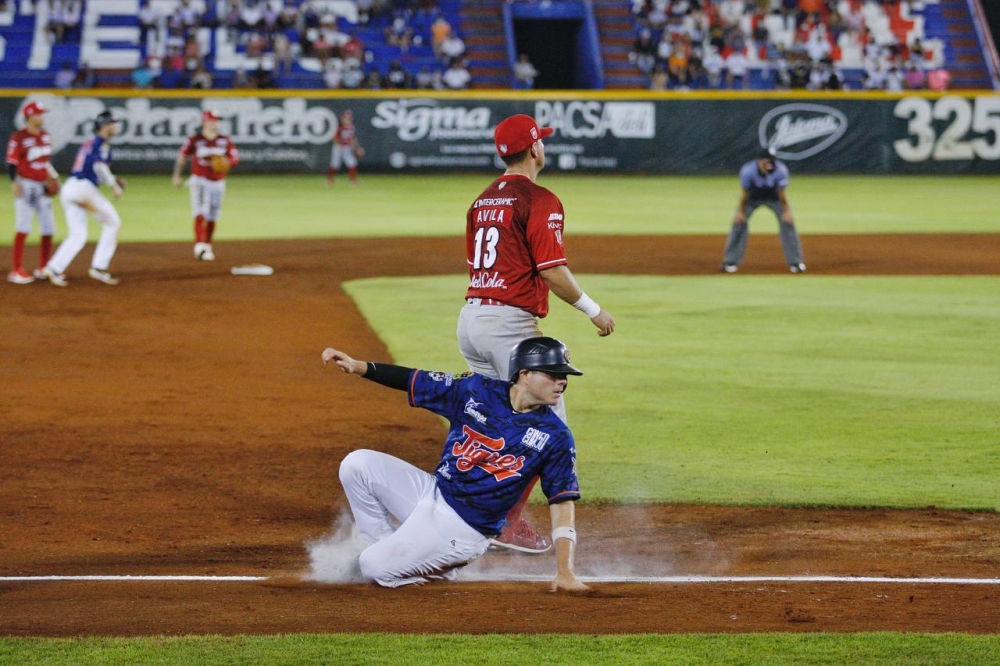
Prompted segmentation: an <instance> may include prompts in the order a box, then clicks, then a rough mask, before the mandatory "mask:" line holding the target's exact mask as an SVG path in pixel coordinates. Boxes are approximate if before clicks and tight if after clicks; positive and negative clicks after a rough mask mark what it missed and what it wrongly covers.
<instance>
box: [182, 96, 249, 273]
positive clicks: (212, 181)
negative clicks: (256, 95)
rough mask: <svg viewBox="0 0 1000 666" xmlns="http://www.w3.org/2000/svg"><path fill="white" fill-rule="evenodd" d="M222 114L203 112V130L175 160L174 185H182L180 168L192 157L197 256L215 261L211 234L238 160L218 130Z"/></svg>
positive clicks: (189, 141)
mask: <svg viewBox="0 0 1000 666" xmlns="http://www.w3.org/2000/svg"><path fill="white" fill-rule="evenodd" d="M221 119H222V116H221V115H219V114H218V113H216V112H215V111H212V110H207V111H205V112H204V113H202V114H201V131H200V132H199V133H198V134H195V135H192V136H189V137H188V138H187V140H186V141H185V142H184V145H183V146H181V149H180V151H179V152H178V153H177V160H176V161H175V162H174V176H173V183H174V187H180V186H181V185H182V184H183V179H182V178H181V170H182V169H183V168H184V164H185V163H186V162H187V161H188V159H191V178H190V179H189V180H188V187H190V189H191V215H192V216H193V217H194V258H195V259H199V260H201V261H212V260H214V259H215V252H214V251H213V250H212V236H213V235H214V234H215V223H216V222H218V221H219V216H220V215H221V213H222V200H223V199H224V198H225V196H226V175H228V174H229V170H230V169H231V168H233V167H234V166H236V165H237V164H238V163H239V153H238V152H237V150H236V145H235V144H234V143H233V141H232V139H230V138H229V137H228V136H226V135H224V134H220V133H219V121H220V120H221Z"/></svg>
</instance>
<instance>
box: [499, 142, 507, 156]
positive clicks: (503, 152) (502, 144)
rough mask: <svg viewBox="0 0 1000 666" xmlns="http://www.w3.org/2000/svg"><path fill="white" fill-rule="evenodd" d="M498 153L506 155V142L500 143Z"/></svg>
mask: <svg viewBox="0 0 1000 666" xmlns="http://www.w3.org/2000/svg"><path fill="white" fill-rule="evenodd" d="M500 154H501V155H506V154H507V144H506V143H501V144H500Z"/></svg>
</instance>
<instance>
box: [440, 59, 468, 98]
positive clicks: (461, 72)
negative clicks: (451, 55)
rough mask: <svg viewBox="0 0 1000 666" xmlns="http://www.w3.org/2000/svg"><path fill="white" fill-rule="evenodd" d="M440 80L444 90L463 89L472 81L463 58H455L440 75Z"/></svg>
mask: <svg viewBox="0 0 1000 666" xmlns="http://www.w3.org/2000/svg"><path fill="white" fill-rule="evenodd" d="M441 82H442V83H443V84H444V87H445V89H446V90H464V89H466V88H468V87H469V84H470V83H471V82H472V75H471V74H469V69H468V66H467V65H466V62H465V61H464V60H461V59H458V58H456V59H455V60H453V61H452V63H451V65H449V66H448V69H446V70H445V71H444V74H442V75H441Z"/></svg>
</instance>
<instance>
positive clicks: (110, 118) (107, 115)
mask: <svg viewBox="0 0 1000 666" xmlns="http://www.w3.org/2000/svg"><path fill="white" fill-rule="evenodd" d="M116 122H118V119H117V118H115V117H114V115H113V114H112V113H111V111H109V110H107V109H105V110H104V111H101V112H100V113H99V114H97V117H96V118H94V131H95V132H99V131H101V128H102V127H104V126H106V125H111V124H112V123H116Z"/></svg>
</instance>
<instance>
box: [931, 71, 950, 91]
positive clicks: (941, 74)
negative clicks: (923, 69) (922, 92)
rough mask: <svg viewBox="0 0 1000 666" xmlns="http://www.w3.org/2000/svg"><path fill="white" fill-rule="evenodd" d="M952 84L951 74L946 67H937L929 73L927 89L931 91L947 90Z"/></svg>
mask: <svg viewBox="0 0 1000 666" xmlns="http://www.w3.org/2000/svg"><path fill="white" fill-rule="evenodd" d="M950 83H951V74H949V73H948V70H947V69H945V68H944V67H937V68H935V69H932V70H931V71H929V72H927V88H928V89H930V90H938V91H940V90H947V89H948V85H949V84H950Z"/></svg>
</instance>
